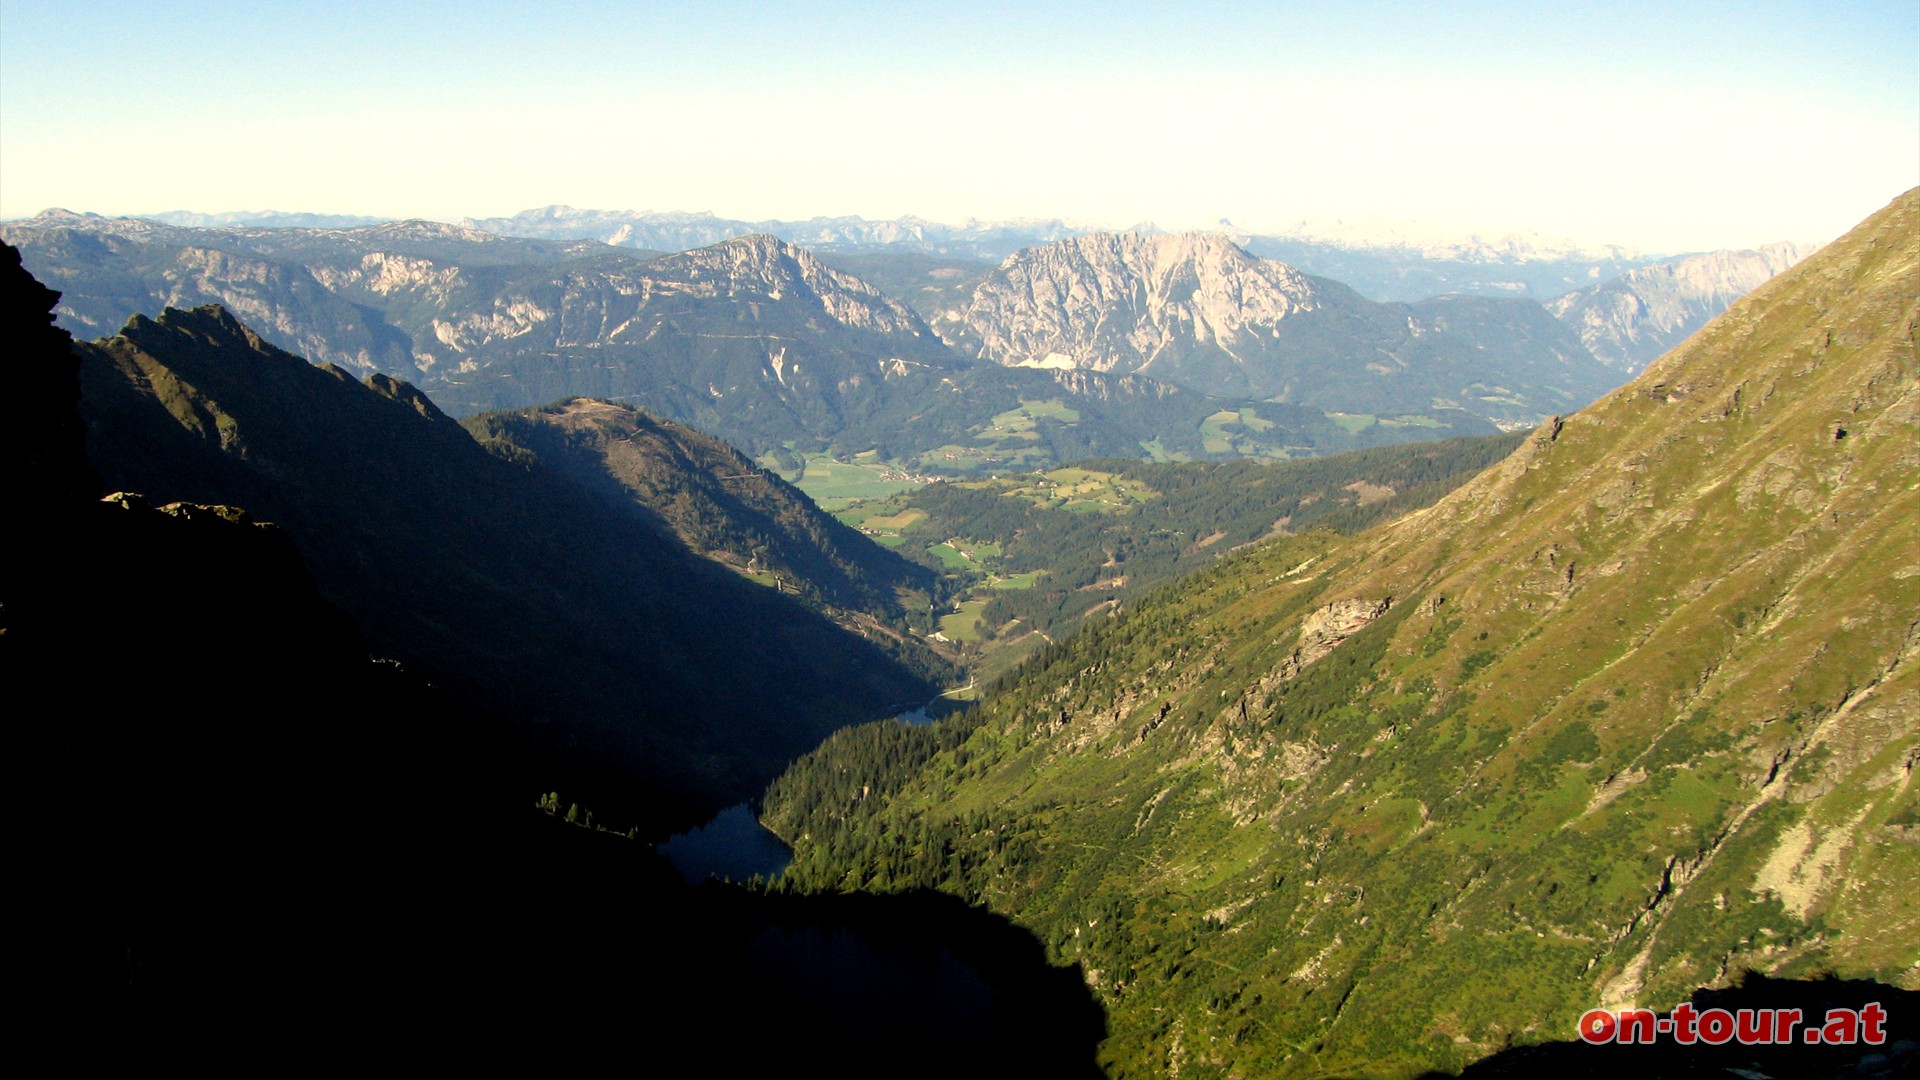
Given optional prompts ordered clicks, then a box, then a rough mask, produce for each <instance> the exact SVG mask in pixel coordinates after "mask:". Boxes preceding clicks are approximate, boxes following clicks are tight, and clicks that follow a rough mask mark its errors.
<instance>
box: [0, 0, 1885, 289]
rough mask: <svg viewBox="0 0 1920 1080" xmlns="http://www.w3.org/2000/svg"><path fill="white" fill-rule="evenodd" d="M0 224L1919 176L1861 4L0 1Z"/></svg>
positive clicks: (1867, 195) (1581, 237)
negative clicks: (240, 213)
mask: <svg viewBox="0 0 1920 1080" xmlns="http://www.w3.org/2000/svg"><path fill="white" fill-rule="evenodd" d="M0 74H3V75H4V79H3V80H0V94H4V104H5V109H4V111H0V217H5V218H20V217H30V216H32V215H34V214H37V213H39V212H40V211H42V210H44V209H47V208H49V207H55V206H58V207H63V208H66V209H70V210H74V211H77V212H94V213H102V214H130V215H147V214H155V213H163V212H169V211H175V210H187V211H193V212H199V213H225V212H234V211H236V210H241V209H263V208H272V209H276V210H282V211H286V212H307V213H319V214H338V215H360V216H369V217H381V218H414V217H418V218H428V219H432V220H441V221H454V220H459V219H460V218H463V217H474V218H485V217H504V216H510V215H512V214H514V213H517V212H520V211H523V210H526V209H529V208H537V207H543V206H547V205H552V204H564V205H569V206H574V207H580V208H586V209H598V210H634V211H646V210H653V211H660V212H664V211H675V210H679V211H685V212H694V213H697V212H701V211H710V212H712V213H714V214H716V215H719V216H722V217H727V218H736V219H741V220H748V221H761V220H769V219H781V220H804V219H807V218H812V217H840V216H860V217H865V218H868V219H888V218H897V217H905V216H917V217H920V218H923V219H926V220H929V221H936V222H942V223H948V224H958V223H961V222H964V221H966V220H968V219H970V218H971V219H977V220H981V221H1002V220H1012V219H1023V218H1024V219H1050V218H1060V219H1063V220H1067V221H1071V222H1074V223H1077V224H1085V225H1091V226H1099V227H1104V228H1127V227H1130V226H1133V225H1136V224H1140V223H1144V222H1152V223H1154V224H1155V225H1157V226H1159V227H1160V228H1163V229H1167V230H1169V231H1180V230H1186V229H1194V228H1202V229H1204V228H1212V227H1215V226H1216V225H1217V223H1218V222H1220V221H1221V220H1222V219H1226V220H1230V221H1232V222H1233V223H1234V225H1235V226H1237V227H1238V228H1241V229H1244V230H1246V231H1249V232H1253V233H1263V232H1264V233H1280V232H1285V231H1287V230H1288V229H1289V227H1290V226H1292V225H1293V224H1294V223H1296V222H1298V221H1301V220H1303V219H1304V220H1311V221H1330V220H1345V221H1347V222H1376V221H1386V222H1390V223H1402V224H1405V225H1414V224H1417V225H1418V226H1419V231H1420V232H1421V233H1422V234H1423V235H1436V236H1447V237H1460V238H1464V237H1466V236H1468V235H1475V234H1477V235H1480V236H1483V237H1487V238H1497V237H1501V236H1505V235H1509V234H1520V235H1537V236H1540V237H1545V238H1552V239H1566V240H1570V241H1572V242H1574V243H1576V244H1578V245H1580V246H1582V247H1587V248H1594V247H1600V246H1605V245H1617V246H1620V247H1624V248H1629V249H1637V250H1640V251H1645V252H1663V253H1665V252H1682V251H1698V250H1707V249H1712V248H1726V247H1753V246H1757V245H1759V244H1764V243H1770V242H1774V241H1781V240H1793V241H1821V240H1826V239H1829V238H1831V237H1833V236H1835V235H1838V234H1839V233H1840V232H1843V231H1845V230H1846V229H1847V228H1849V227H1851V226H1852V225H1853V224H1854V223H1856V222H1857V221H1859V220H1860V219H1861V218H1864V217H1865V216H1867V215H1868V214H1870V213H1872V212H1873V211H1875V210H1877V209H1879V208H1880V207H1881V206H1883V205H1885V204H1886V203H1887V202H1888V201H1890V200H1891V199H1892V198H1893V197H1895V196H1896V195H1898V194H1899V193H1900V192H1902V191H1904V190H1906V189H1908V188H1910V187H1913V186H1915V185H1917V184H1920V9H1916V7H1915V6H1914V5H1912V4H1910V3H1893V2H1874V3H1863V4H1855V5H1848V6H1846V7H1844V8H1831V7H1828V6H1822V5H1818V4H1813V3H1793V2H1780V3H1762V4H1740V5H1733V4H1718V3H1715V4H1704V5H1688V6H1687V7H1686V9H1685V10H1671V9H1669V8H1668V7H1667V6H1664V5H1657V4H1641V3H1629V4H1597V3H1573V4H1565V5H1558V6H1555V7H1554V8H1552V9H1551V10H1546V9H1543V8H1541V7H1540V6H1539V5H1531V4H1520V3H1506V2H1498V3H1496V2H1485V3H1479V4H1474V5H1471V6H1468V7H1456V8H1453V9H1450V10H1446V11H1440V10H1434V9H1431V8H1430V7H1429V6H1427V5H1421V4H1414V3H1409V2H1385V3H1376V4H1368V5H1361V6H1358V7H1351V8H1349V9H1347V10H1344V11H1340V12H1333V11H1327V10H1323V9H1321V8H1318V7H1305V6H1298V5H1290V4H1277V5H1243V4H1230V3H1198V4H1190V5H1184V6H1182V7H1180V8H1178V9H1164V8H1161V7H1157V6H1150V5H1140V4H1121V5H1087V4H1067V5H1049V6H1047V7H1045V8H1043V9H1039V10H1032V9H1029V8H1026V7H1016V6H1013V5H1002V4H997V3H986V4H982V5H973V6H970V7H969V8H968V9H967V10H966V11H964V12H953V11H950V10H947V9H943V8H938V7H935V6H931V5H924V4H911V3H909V4H886V5H881V4H867V3H853V2H839V3H829V4H825V5H823V6H814V7H809V8H806V9H800V8H794V7H789V6H782V5H773V4H765V3H735V4H715V5H702V6H700V7H699V8H697V9H696V8H679V7H660V8H654V7H650V8H647V9H628V8H624V7H620V6H612V7H609V6H605V5H591V4H584V3H565V4H560V5H557V6H550V7H548V8H544V9H542V11H541V12H540V13H539V14H538V15H537V16H536V15H533V14H529V13H528V12H526V11H525V10H523V9H519V8H516V7H512V6H508V5H499V4H492V3H486V2H481V3H462V4H458V5H455V4H449V3H437V2H436V3H424V4H419V5H412V6H409V7H408V8H407V9H406V10H404V11H387V10H383V9H376V8H372V7H363V6H359V5H348V6H345V7H329V8H326V9H309V8H307V7H303V6H294V5H281V4H270V5H260V4H255V5H245V4H235V3H229V2H215V3H206V4H196V5H194V6H193V7H192V8H188V7H186V6H185V5H178V4H165V3H162V4H140V5H134V4H126V3H117V2H110V3H101V4H94V5H88V6H87V7H86V8H85V9H83V10H69V9H66V8H62V7H55V6H54V5H51V4H42V3H24V4H9V5H6V6H5V7H4V8H0Z"/></svg>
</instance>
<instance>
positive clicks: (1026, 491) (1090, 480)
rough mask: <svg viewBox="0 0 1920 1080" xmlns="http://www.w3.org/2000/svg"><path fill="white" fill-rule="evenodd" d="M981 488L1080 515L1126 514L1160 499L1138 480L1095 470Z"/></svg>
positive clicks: (1065, 471)
mask: <svg viewBox="0 0 1920 1080" xmlns="http://www.w3.org/2000/svg"><path fill="white" fill-rule="evenodd" d="M971 486H974V487H979V488H988V489H991V488H995V487H996V486H997V488H998V490H1000V491H1001V493H1002V494H1005V495H1017V496H1020V497H1021V498H1025V499H1028V500H1030V501H1032V502H1036V503H1039V504H1041V505H1042V506H1052V507H1055V508H1057V509H1063V510H1071V511H1076V512H1082V513H1084V512H1088V511H1093V512H1105V511H1114V510H1125V509H1128V508H1130V507H1134V506H1138V505H1139V504H1141V503H1143V502H1146V501H1147V500H1148V499H1153V498H1157V497H1158V493H1156V492H1155V491H1154V490H1153V489H1152V488H1149V487H1148V486H1147V485H1145V484H1143V483H1141V482H1140V481H1138V480H1128V479H1125V478H1122V477H1120V476H1118V475H1116V474H1114V473H1108V472H1098V471H1095V470H1093V469H1054V470H1052V471H1051V472H1046V473H1035V474H1032V475H1029V476H1023V477H1014V478H1010V479H1009V480H1007V481H1002V482H1001V483H1000V484H999V485H992V484H987V483H981V484H977V485H971Z"/></svg>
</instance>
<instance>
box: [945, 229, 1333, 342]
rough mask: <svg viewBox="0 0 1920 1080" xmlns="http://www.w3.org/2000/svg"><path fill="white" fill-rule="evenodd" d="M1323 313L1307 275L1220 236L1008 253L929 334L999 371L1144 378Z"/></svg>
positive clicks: (1079, 242) (1093, 240) (1126, 236)
mask: <svg viewBox="0 0 1920 1080" xmlns="http://www.w3.org/2000/svg"><path fill="white" fill-rule="evenodd" d="M1324 304H1325V302H1324V301H1323V300H1322V298H1321V297H1320V296H1319V295H1318V290H1316V288H1315V287H1314V284H1313V282H1312V280H1311V279H1310V278H1308V277H1307V276H1306V275H1304V274H1301V273H1299V272H1298V271H1296V270H1294V269H1293V268H1292V267H1289V266H1285V265H1283V264H1281V263H1275V262H1267V261H1265V260H1262V259H1256V258H1254V257H1253V256H1251V255H1249V254H1247V253H1246V252H1245V251H1243V250H1241V249H1240V248H1239V247H1237V246H1235V245H1234V244H1233V243H1232V242H1231V241H1229V240H1227V238H1225V237H1223V236H1218V235H1210V234H1205V233H1187V234H1184V235H1180V236H1145V235H1141V234H1139V233H1096V234H1094V235H1091V236H1080V237H1074V238H1072V239H1069V240H1063V241H1061V242H1059V243H1055V244H1047V245H1045V246H1043V247H1035V248H1028V249H1027V250H1025V251H1022V252H1020V253H1018V254H1016V255H1014V256H1013V257H1012V258H1010V259H1008V260H1007V261H1006V262H1005V263H1004V264H1003V265H1002V266H1001V267H1000V270H999V271H998V272H997V273H995V274H993V275H992V276H990V277H989V278H988V279H987V280H986V281H985V282H984V283H982V284H981V285H980V287H979V288H978V289H976V290H975V291H974V294H973V301H972V303H970V304H968V305H967V306H966V308H964V309H963V310H960V311H956V312H951V313H949V314H948V316H947V317H946V318H945V319H944V320H943V321H942V322H941V324H940V326H939V329H940V331H941V333H942V334H943V335H945V336H947V337H949V339H950V340H953V341H955V342H956V343H960V344H964V345H966V346H968V347H970V349H971V351H975V352H978V353H979V354H980V355H981V356H982V357H984V358H986V359H990V360H993V361H995V362H997V363H1001V364H1006V365H1009V366H1014V367H1061V368H1065V367H1076V368H1092V369H1094V370H1096V371H1113V370H1115V369H1119V370H1121V371H1146V370H1148V369H1150V368H1151V367H1152V366H1153V363H1154V361H1155V360H1157V359H1160V358H1161V357H1162V356H1177V355H1178V354H1180V353H1182V352H1184V351H1186V350H1187V349H1188V348H1189V347H1191V346H1196V345H1201V346H1204V345H1211V346H1212V347H1214V348H1217V349H1218V350H1220V351H1221V352H1224V353H1226V354H1227V355H1228V356H1231V357H1234V358H1235V359H1240V358H1241V356H1242V354H1243V353H1247V352H1250V351H1257V350H1258V349H1259V348H1260V347H1261V344H1260V342H1259V341H1258V339H1259V338H1260V337H1262V336H1265V331H1267V330H1268V329H1270V328H1271V327H1272V326H1273V325H1274V324H1275V323H1278V322H1279V321H1280V320H1281V319H1284V318H1286V317H1287V316H1289V315H1291V314H1293V313H1295V312H1299V311H1312V310H1314V309H1316V308H1319V307H1322V306H1324Z"/></svg>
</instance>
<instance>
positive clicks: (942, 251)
mask: <svg viewBox="0 0 1920 1080" xmlns="http://www.w3.org/2000/svg"><path fill="white" fill-rule="evenodd" d="M146 217H147V218H148V219H149V220H152V221H158V222H162V223H164V224H168V225H177V226H182V227H191V228H207V227H215V226H243V227H254V228H330V229H337V228H354V227H357V226H362V225H372V224H377V223H379V222H380V221H381V220H383V219H377V218H368V217H354V216H349V215H328V214H307V213H282V212H277V211H258V212H239V213H222V214H202V213H193V212H190V211H172V212H168V213H161V214H149V215H146ZM458 224H460V225H462V226H465V227H468V228H473V229H480V230H483V231H486V232H491V233H496V234H499V235H501V236H521V237H531V238H536V239H545V240H597V241H599V242H601V243H605V244H609V245H612V246H616V247H629V248H638V249H641V250H647V251H685V250H688V249H691V248H696V247H707V246H710V245H712V244H717V243H720V242H722V241H725V240H733V239H738V238H739V237H742V236H751V235H753V234H755V233H765V234H767V235H770V236H777V237H779V238H780V239H782V240H785V241H787V242H788V243H792V244H797V245H799V246H801V247H806V248H810V249H812V250H814V251H816V252H820V253H823V254H825V253H836V254H878V253H901V254H906V253H912V254H919V255H926V256H935V257H941V258H949V259H960V260H966V261H970V262H989V263H997V262H999V261H1000V260H1002V259H1004V258H1006V257H1007V256H1009V255H1011V254H1013V253H1014V252H1016V251H1018V250H1020V249H1022V248H1027V247H1033V246H1035V245H1037V244H1048V243H1053V242H1055V241H1058V240H1065V239H1068V238H1070V237H1074V236H1085V235H1089V234H1092V233H1099V232H1110V231H1113V230H1111V229H1108V228H1105V227H1101V226H1095V225H1086V224H1074V223H1069V222H1067V221H1064V220H1061V219H1059V218H1047V219H1035V220H1013V221H990V222H983V221H976V220H969V221H966V222H964V223H962V224H959V225H949V224H943V223H940V222H934V221H928V220H926V219H924V218H917V217H905V218H882V219H868V218H862V217H858V216H851V215H846V216H840V217H816V218H809V219H806V220H793V221H789V220H779V219H766V220H757V221H756V220H746V219H741V218H726V217H720V216H718V215H715V214H711V213H686V212H668V213H662V212H654V211H636V210H583V209H576V208H574V207H571V206H560V205H553V206H544V207H538V208H535V209H532V210H523V211H521V212H520V213H518V214H513V215H510V216H507V217H491V218H462V219H461V220H460V221H459V222H458ZM1128 231H1131V232H1141V233H1146V234H1148V235H1161V234H1163V232H1164V230H1161V229H1159V228H1157V227H1155V226H1153V225H1151V224H1143V225H1138V226H1135V227H1133V228H1132V229H1130V230H1128ZM1208 231H1210V232H1215V233H1218V234H1220V235H1222V236H1226V237H1228V238H1229V239H1231V240H1233V241H1234V242H1235V243H1237V244H1239V245H1240V246H1241V247H1244V248H1246V249H1247V250H1248V251H1249V252H1251V253H1253V254H1255V255H1258V256H1260V257H1262V258H1270V259H1277V260H1279V261H1281V262H1285V263H1287V264H1289V265H1291V266H1293V267H1295V268H1297V269H1299V270H1301V271H1303V272H1305V273H1309V274H1313V275H1315V276H1318V277H1326V278H1332V279H1334V280H1335V281H1339V282H1341V283H1343V284H1346V285H1348V286H1350V287H1352V288H1353V289H1354V290H1355V291H1357V292H1359V293H1360V294H1361V295H1362V296H1365V297H1368V298H1369V299H1372V300H1380V301H1395V300H1401V301H1410V300H1424V299H1427V298H1428V297H1431V296H1438V295H1440V294H1442V293H1450V292H1451V293H1466V294H1470V295H1476V296H1506V297H1525V298H1531V299H1535V300H1540V301H1543V302H1544V301H1545V300H1547V299H1549V298H1551V297H1555V296H1559V295H1561V294H1563V293H1566V292H1569V291H1572V290H1576V289H1581V288H1585V287H1587V286H1590V285H1593V284H1597V283H1599V282H1602V281H1606V280H1609V279H1612V278H1614V277H1617V276H1619V275H1620V274H1622V273H1624V272H1626V271H1627V270H1631V269H1634V268H1635V267H1639V266H1646V265H1651V264H1652V263H1653V262H1655V261H1657V260H1660V259H1661V258H1662V257H1661V256H1649V255H1644V254H1641V253H1639V252H1636V251H1632V250H1628V249H1624V248H1620V247H1614V246H1604V247H1598V248H1593V247H1583V246H1581V245H1578V244H1574V243H1572V242H1570V241H1565V240H1555V239H1551V238H1547V237H1541V236H1536V235H1531V234H1528V235H1503V236H1494V237H1486V236H1479V235H1463V234H1459V233H1457V232H1456V231H1452V230H1446V229H1441V228H1439V227H1433V226H1421V225H1414V224H1408V223H1402V222H1388V221H1361V222H1344V221H1333V222H1324V221H1311V220H1303V221H1298V222H1294V223H1293V224H1291V225H1289V226H1287V227H1285V228H1284V229H1282V230H1280V231H1274V232H1265V233H1260V232H1252V231H1249V230H1246V229H1242V228H1240V227H1238V226H1236V225H1234V224H1233V223H1232V222H1230V221H1224V220H1223V221H1221V222H1219V224H1218V226H1217V227H1215V228H1213V229H1210V230H1208ZM863 276H866V275H864V274H863Z"/></svg>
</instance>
